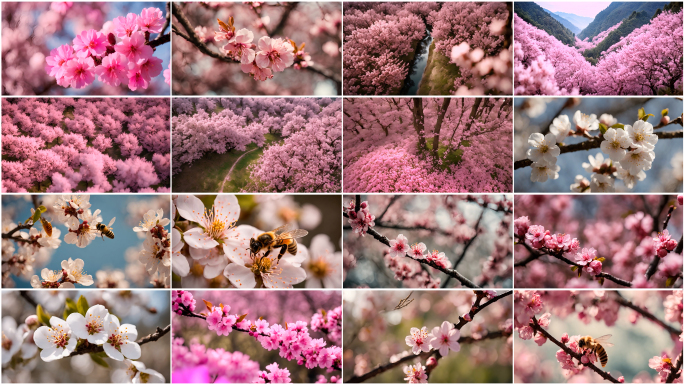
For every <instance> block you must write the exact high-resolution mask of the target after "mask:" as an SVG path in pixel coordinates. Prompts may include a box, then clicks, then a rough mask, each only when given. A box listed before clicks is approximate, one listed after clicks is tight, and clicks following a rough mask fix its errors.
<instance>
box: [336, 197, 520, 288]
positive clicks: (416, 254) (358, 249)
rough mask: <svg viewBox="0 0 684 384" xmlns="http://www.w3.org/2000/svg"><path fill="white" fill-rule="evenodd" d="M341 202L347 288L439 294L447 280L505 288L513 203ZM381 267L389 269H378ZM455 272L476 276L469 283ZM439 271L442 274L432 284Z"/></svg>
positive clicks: (474, 200) (370, 199) (433, 200)
mask: <svg viewBox="0 0 684 384" xmlns="http://www.w3.org/2000/svg"><path fill="white" fill-rule="evenodd" d="M344 200H345V205H344V207H343V216H344V218H345V227H344V229H345V230H347V231H346V232H345V234H344V235H345V240H344V249H345V252H347V254H346V255H345V258H346V259H348V260H345V266H344V268H345V271H344V272H345V286H354V287H355V286H372V287H401V286H403V287H410V288H439V287H440V286H441V287H442V288H444V287H448V286H453V285H454V283H455V282H454V283H451V284H450V281H451V279H452V278H453V279H455V280H457V281H458V282H459V283H460V284H461V285H463V286H467V287H471V288H473V287H478V286H503V285H506V284H508V283H509V282H510V280H509V279H510V276H511V265H510V262H511V258H510V254H511V248H510V246H509V245H508V244H509V241H510V225H511V220H512V204H511V203H512V202H511V198H510V196H505V195H504V196H493V195H470V196H455V195H454V196H451V195H449V196H429V197H428V196H414V195H409V196H399V195H396V196H368V201H361V200H362V199H361V196H360V195H357V196H356V198H355V199H354V197H352V196H345V197H344ZM435 212H439V215H437V214H435ZM405 234H406V235H405ZM395 235H396V238H395V237H394V236H395ZM426 243H427V244H426ZM457 244H458V246H457ZM461 244H462V245H461ZM428 247H430V248H433V247H434V248H437V249H436V250H435V249H432V250H430V249H429V248H428ZM445 251H446V252H445ZM381 258H382V260H381ZM357 260H358V261H357ZM383 261H384V264H385V267H387V269H384V268H379V266H380V265H382V262H383ZM461 262H463V263H461ZM427 266H430V267H431V268H432V269H429V268H427ZM457 269H458V270H460V271H465V273H466V274H468V275H471V276H476V277H475V278H473V279H472V280H469V279H468V278H466V277H465V276H463V275H462V274H461V273H459V272H458V271H457ZM368 271H373V273H370V274H369V273H368ZM437 271H439V272H442V273H443V274H444V275H443V276H441V275H440V277H436V274H437Z"/></svg>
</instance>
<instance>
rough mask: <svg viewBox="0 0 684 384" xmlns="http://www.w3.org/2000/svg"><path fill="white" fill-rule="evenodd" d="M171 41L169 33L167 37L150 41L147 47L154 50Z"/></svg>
mask: <svg viewBox="0 0 684 384" xmlns="http://www.w3.org/2000/svg"><path fill="white" fill-rule="evenodd" d="M170 41H171V34H170V33H167V34H166V35H163V36H159V37H158V38H156V39H154V40H152V41H150V42H149V43H147V45H149V46H150V47H152V48H156V47H158V46H160V45H163V44H166V43H168V42H170Z"/></svg>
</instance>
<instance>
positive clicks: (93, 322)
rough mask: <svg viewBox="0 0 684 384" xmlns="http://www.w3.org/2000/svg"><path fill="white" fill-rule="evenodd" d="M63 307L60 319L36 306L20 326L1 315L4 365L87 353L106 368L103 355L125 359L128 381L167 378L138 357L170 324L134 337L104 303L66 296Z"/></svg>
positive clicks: (128, 326)
mask: <svg viewBox="0 0 684 384" xmlns="http://www.w3.org/2000/svg"><path fill="white" fill-rule="evenodd" d="M63 305H64V306H65V309H64V315H63V318H61V317H59V316H54V315H50V314H49V313H48V312H46V311H45V309H44V308H43V307H42V306H41V305H40V304H38V305H37V307H36V314H32V315H30V316H28V317H27V318H26V320H25V321H24V323H22V324H20V325H17V324H16V321H15V320H14V319H13V318H11V317H5V318H3V321H2V326H3V335H4V337H5V338H4V340H5V342H3V351H2V353H3V361H2V364H3V367H4V368H9V367H12V369H13V370H17V369H20V368H23V367H24V366H28V365H29V364H30V362H31V361H32V360H33V359H34V358H35V357H36V355H39V356H40V359H41V360H42V361H43V362H45V363H49V362H53V361H56V360H60V359H63V358H67V357H73V356H78V355H85V354H88V355H90V358H91V359H92V360H93V361H94V362H96V363H97V364H99V365H101V366H104V367H107V368H108V367H109V365H108V364H107V362H106V361H105V359H104V358H110V359H112V360H115V361H120V362H123V363H125V364H126V367H127V369H126V371H125V375H126V377H127V379H128V380H130V381H132V382H150V383H163V382H166V379H165V378H164V375H162V374H161V373H159V372H157V371H155V370H153V369H150V368H147V367H146V366H145V364H144V363H143V362H142V361H139V359H141V357H142V348H141V346H142V345H144V344H146V343H149V342H155V341H157V340H158V339H159V338H161V337H162V336H164V335H165V334H166V333H168V332H169V331H170V329H171V326H170V325H168V326H166V327H165V328H163V329H162V328H161V327H159V328H157V331H156V332H155V333H153V334H150V335H147V336H146V337H143V338H140V339H138V330H137V328H136V326H135V325H134V324H126V323H124V324H122V323H121V321H120V320H119V317H118V316H116V315H115V314H114V313H111V312H110V309H111V308H107V307H106V306H104V305H102V304H96V305H92V306H90V305H89V304H88V300H87V299H86V298H85V296H79V298H78V299H77V300H72V299H70V298H67V299H66V301H65V302H64V303H63ZM5 345H8V346H9V349H8V348H5ZM34 364H35V363H34ZM28 369H31V368H28Z"/></svg>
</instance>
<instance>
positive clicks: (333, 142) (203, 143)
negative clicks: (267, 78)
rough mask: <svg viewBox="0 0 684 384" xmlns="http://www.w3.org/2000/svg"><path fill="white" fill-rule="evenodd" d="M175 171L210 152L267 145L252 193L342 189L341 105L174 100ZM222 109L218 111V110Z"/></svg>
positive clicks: (325, 101) (297, 101) (299, 100)
mask: <svg viewBox="0 0 684 384" xmlns="http://www.w3.org/2000/svg"><path fill="white" fill-rule="evenodd" d="M173 110H174V116H173V119H172V123H173V146H174V150H173V172H174V173H177V172H179V171H180V169H181V166H182V165H183V164H187V163H192V162H193V161H194V160H197V159H199V158H201V157H202V156H204V155H205V154H206V153H209V152H216V153H225V152H226V151H230V150H237V151H244V150H246V148H247V145H249V144H252V143H254V144H256V145H257V146H258V147H263V146H264V143H265V137H264V135H265V134H267V133H272V134H274V135H277V136H280V137H283V139H284V140H283V142H282V143H274V144H272V145H270V146H268V147H267V148H264V153H263V155H262V157H261V158H260V159H259V160H258V161H257V163H256V164H254V165H253V167H252V169H251V170H250V171H251V176H250V183H249V184H248V185H247V186H246V189H247V190H249V191H260V192H266V191H273V192H286V191H288V192H334V191H339V190H340V189H341V186H340V184H341V173H342V172H341V162H342V144H341V143H342V139H341V135H342V130H341V125H342V121H341V120H342V102H341V100H335V101H333V100H332V99H329V98H320V99H315V98H296V99H286V98H268V99H263V98H258V99H257V98H240V99H235V98H220V99H219V98H197V99H182V98H179V99H174V102H173ZM217 111H218V112H217Z"/></svg>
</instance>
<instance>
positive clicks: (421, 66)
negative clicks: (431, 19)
mask: <svg viewBox="0 0 684 384" xmlns="http://www.w3.org/2000/svg"><path fill="white" fill-rule="evenodd" d="M431 44H432V35H431V34H430V30H429V29H426V30H425V37H424V38H423V40H421V41H420V42H419V43H418V46H417V47H416V56H415V57H414V59H413V64H412V65H411V67H410V68H409V72H408V76H407V77H406V80H405V81H404V87H403V88H402V89H401V94H402V95H415V94H416V93H417V92H418V86H419V85H420V79H422V78H423V73H425V67H427V62H428V56H429V54H430V45H431Z"/></svg>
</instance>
